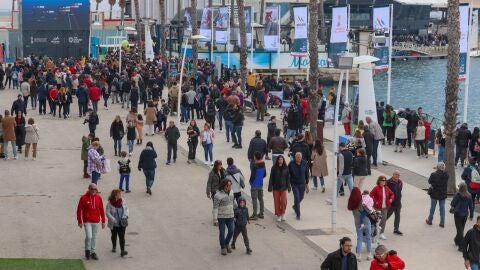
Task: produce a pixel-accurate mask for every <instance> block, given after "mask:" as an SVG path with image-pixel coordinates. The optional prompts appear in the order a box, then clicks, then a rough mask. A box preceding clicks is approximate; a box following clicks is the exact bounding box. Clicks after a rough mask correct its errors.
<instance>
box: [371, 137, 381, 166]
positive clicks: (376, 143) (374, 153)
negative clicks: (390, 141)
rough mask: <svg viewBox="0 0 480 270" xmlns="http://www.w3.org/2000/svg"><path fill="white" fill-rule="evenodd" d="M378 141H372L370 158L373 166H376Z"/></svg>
mask: <svg viewBox="0 0 480 270" xmlns="http://www.w3.org/2000/svg"><path fill="white" fill-rule="evenodd" d="M379 142H380V141H377V140H374V141H373V152H372V158H373V165H374V166H377V154H378V143H379Z"/></svg>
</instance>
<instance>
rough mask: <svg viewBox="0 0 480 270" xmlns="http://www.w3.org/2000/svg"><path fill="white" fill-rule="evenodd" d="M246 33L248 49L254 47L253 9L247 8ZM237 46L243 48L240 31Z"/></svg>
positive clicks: (245, 10)
mask: <svg viewBox="0 0 480 270" xmlns="http://www.w3.org/2000/svg"><path fill="white" fill-rule="evenodd" d="M244 12H245V32H247V48H250V47H252V7H245V9H244ZM237 37H238V38H237V40H238V41H237V45H238V46H239V47H241V46H242V44H241V40H240V31H239V33H238V35H237Z"/></svg>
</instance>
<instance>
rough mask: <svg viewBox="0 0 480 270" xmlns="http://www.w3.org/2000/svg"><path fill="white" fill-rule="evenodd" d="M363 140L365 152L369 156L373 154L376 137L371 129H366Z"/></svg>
mask: <svg viewBox="0 0 480 270" xmlns="http://www.w3.org/2000/svg"><path fill="white" fill-rule="evenodd" d="M363 140H364V141H365V152H366V153H367V156H371V155H372V154H373V143H374V142H375V138H374V136H373V134H372V133H371V132H370V130H365V131H364V132H363Z"/></svg>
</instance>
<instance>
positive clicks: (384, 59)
mask: <svg viewBox="0 0 480 270" xmlns="http://www.w3.org/2000/svg"><path fill="white" fill-rule="evenodd" d="M390 12H391V10H390V6H386V7H375V8H373V30H374V31H375V33H378V34H382V35H387V34H388V35H390V25H391V22H390ZM389 42H390V39H389V38H386V42H385V44H377V43H375V44H374V45H373V47H374V48H375V50H374V53H373V56H375V57H377V58H378V59H380V60H378V61H377V62H375V72H377V73H378V72H384V71H387V70H388V68H389V66H390V61H389V47H390V46H391V44H389Z"/></svg>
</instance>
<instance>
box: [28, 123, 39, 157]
mask: <svg viewBox="0 0 480 270" xmlns="http://www.w3.org/2000/svg"><path fill="white" fill-rule="evenodd" d="M38 131H39V129H38V127H37V125H36V124H35V120H33V118H29V119H28V124H27V125H26V126H25V160H28V156H29V154H30V146H31V147H32V160H36V159H37V145H38V140H40V136H39V135H38Z"/></svg>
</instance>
